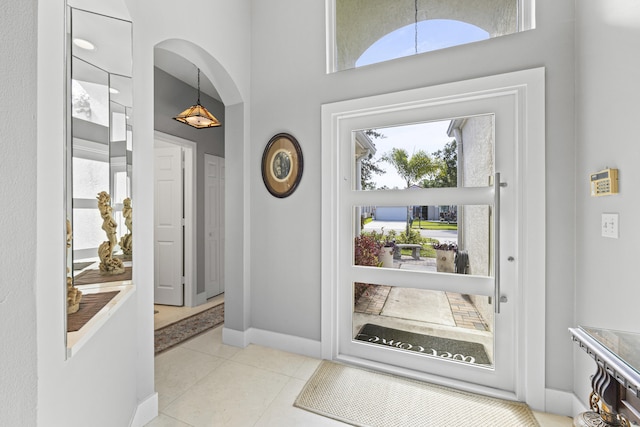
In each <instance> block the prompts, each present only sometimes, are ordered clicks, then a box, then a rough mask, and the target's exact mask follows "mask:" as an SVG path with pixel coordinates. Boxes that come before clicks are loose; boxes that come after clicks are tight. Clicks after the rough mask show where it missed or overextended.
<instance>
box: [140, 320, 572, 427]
mask: <svg viewBox="0 0 640 427" xmlns="http://www.w3.org/2000/svg"><path fill="white" fill-rule="evenodd" d="M319 363H320V361H319V360H318V359H313V358H309V357H305V356H300V355H296V354H292V353H287V352H283V351H279V350H274V349H270V348H266V347H261V346H257V345H249V346H248V347H247V348H244V349H240V348H237V347H231V346H228V345H225V344H222V327H217V328H214V329H212V330H210V331H207V332H205V333H203V334H201V335H199V336H197V337H194V338H192V339H191V340H189V341H186V342H184V343H182V344H181V345H179V346H176V347H174V348H172V349H170V350H168V351H166V352H164V353H161V354H159V355H158V356H156V358H155V372H156V377H155V380H156V390H157V391H158V395H159V412H160V414H159V415H158V417H157V418H155V419H154V420H153V421H151V422H150V423H149V424H147V426H149V427H188V426H193V427H200V426H202V427H210V426H256V427H259V426H274V427H275V426H277V427H288V426H305V427H307V426H339V425H346V424H343V423H340V422H337V421H334V420H331V419H329V418H325V417H322V416H319V415H315V414H312V413H310V412H307V411H304V410H301V409H298V408H295V407H293V402H294V400H295V398H296V397H297V396H298V394H299V392H300V391H301V390H302V387H303V386H304V384H305V382H306V380H307V379H308V378H309V377H310V376H311V375H312V374H313V372H314V370H315V369H316V367H317V366H318V364H319ZM536 417H537V418H538V420H539V422H540V425H541V427H565V426H566V427H569V426H571V425H572V422H571V419H570V418H568V417H562V416H557V415H552V414H543V413H536ZM434 427H437V426H434ZM492 427H493V426H492Z"/></svg>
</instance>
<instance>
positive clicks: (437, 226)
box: [411, 220, 458, 230]
mask: <svg viewBox="0 0 640 427" xmlns="http://www.w3.org/2000/svg"><path fill="white" fill-rule="evenodd" d="M411 228H415V229H416V230H417V229H420V230H457V229H458V224H448V223H446V222H440V221H418V220H414V221H413V223H412V224H411Z"/></svg>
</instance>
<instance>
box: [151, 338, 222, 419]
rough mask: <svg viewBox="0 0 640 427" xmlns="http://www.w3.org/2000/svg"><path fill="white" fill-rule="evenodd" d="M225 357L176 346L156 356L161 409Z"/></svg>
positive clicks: (156, 376)
mask: <svg viewBox="0 0 640 427" xmlns="http://www.w3.org/2000/svg"><path fill="white" fill-rule="evenodd" d="M223 361H224V359H221V358H219V357H215V356H211V355H208V354H204V353H200V352H197V351H193V350H189V349H186V348H183V347H175V348H172V349H171V350H168V351H166V352H164V353H161V354H159V355H158V356H156V358H155V380H156V391H157V392H158V407H159V409H160V410H162V409H163V408H165V407H166V406H167V405H168V404H169V403H171V402H172V401H173V400H175V399H176V398H177V397H178V396H180V395H181V394H183V393H184V392H185V391H187V390H188V389H189V388H190V387H192V386H193V385H194V384H196V383H197V382H198V381H199V380H201V379H202V378H204V377H206V376H207V375H208V374H209V373H211V371H213V370H214V369H215V368H217V367H218V366H220V365H221V364H222V362H223Z"/></svg>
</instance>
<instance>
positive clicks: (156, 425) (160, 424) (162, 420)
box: [145, 414, 193, 427]
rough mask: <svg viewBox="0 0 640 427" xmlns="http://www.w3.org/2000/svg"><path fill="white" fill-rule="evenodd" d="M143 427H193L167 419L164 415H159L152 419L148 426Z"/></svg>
mask: <svg viewBox="0 0 640 427" xmlns="http://www.w3.org/2000/svg"><path fill="white" fill-rule="evenodd" d="M145 427H193V426H191V425H189V424H187V423H183V422H182V421H178V420H176V419H175V418H171V417H168V416H166V415H164V414H160V415H158V416H157V417H155V418H154V419H153V421H151V422H150V423H149V424H146V425H145Z"/></svg>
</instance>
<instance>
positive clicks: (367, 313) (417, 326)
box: [352, 283, 494, 367]
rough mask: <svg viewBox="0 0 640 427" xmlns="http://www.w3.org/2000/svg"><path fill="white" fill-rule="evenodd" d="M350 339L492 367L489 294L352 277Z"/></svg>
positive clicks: (491, 319) (491, 312)
mask: <svg viewBox="0 0 640 427" xmlns="http://www.w3.org/2000/svg"><path fill="white" fill-rule="evenodd" d="M353 291H354V307H353V317H352V325H353V330H352V338H353V342H354V343H362V344H365V345H373V346H377V347H382V348H389V349H393V350H394V351H405V352H411V353H412V354H419V355H424V356H426V357H435V358H440V359H443V360H445V361H455V362H461V363H468V364H476V365H483V366H485V367H493V354H494V336H493V330H494V323H493V322H494V317H493V316H494V315H493V308H492V306H491V305H490V303H489V297H487V296H482V295H467V294H463V293H457V292H444V291H434V290H425V289H414V288H405V287H398V286H387V285H377V284H365V283H354V284H353Z"/></svg>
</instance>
